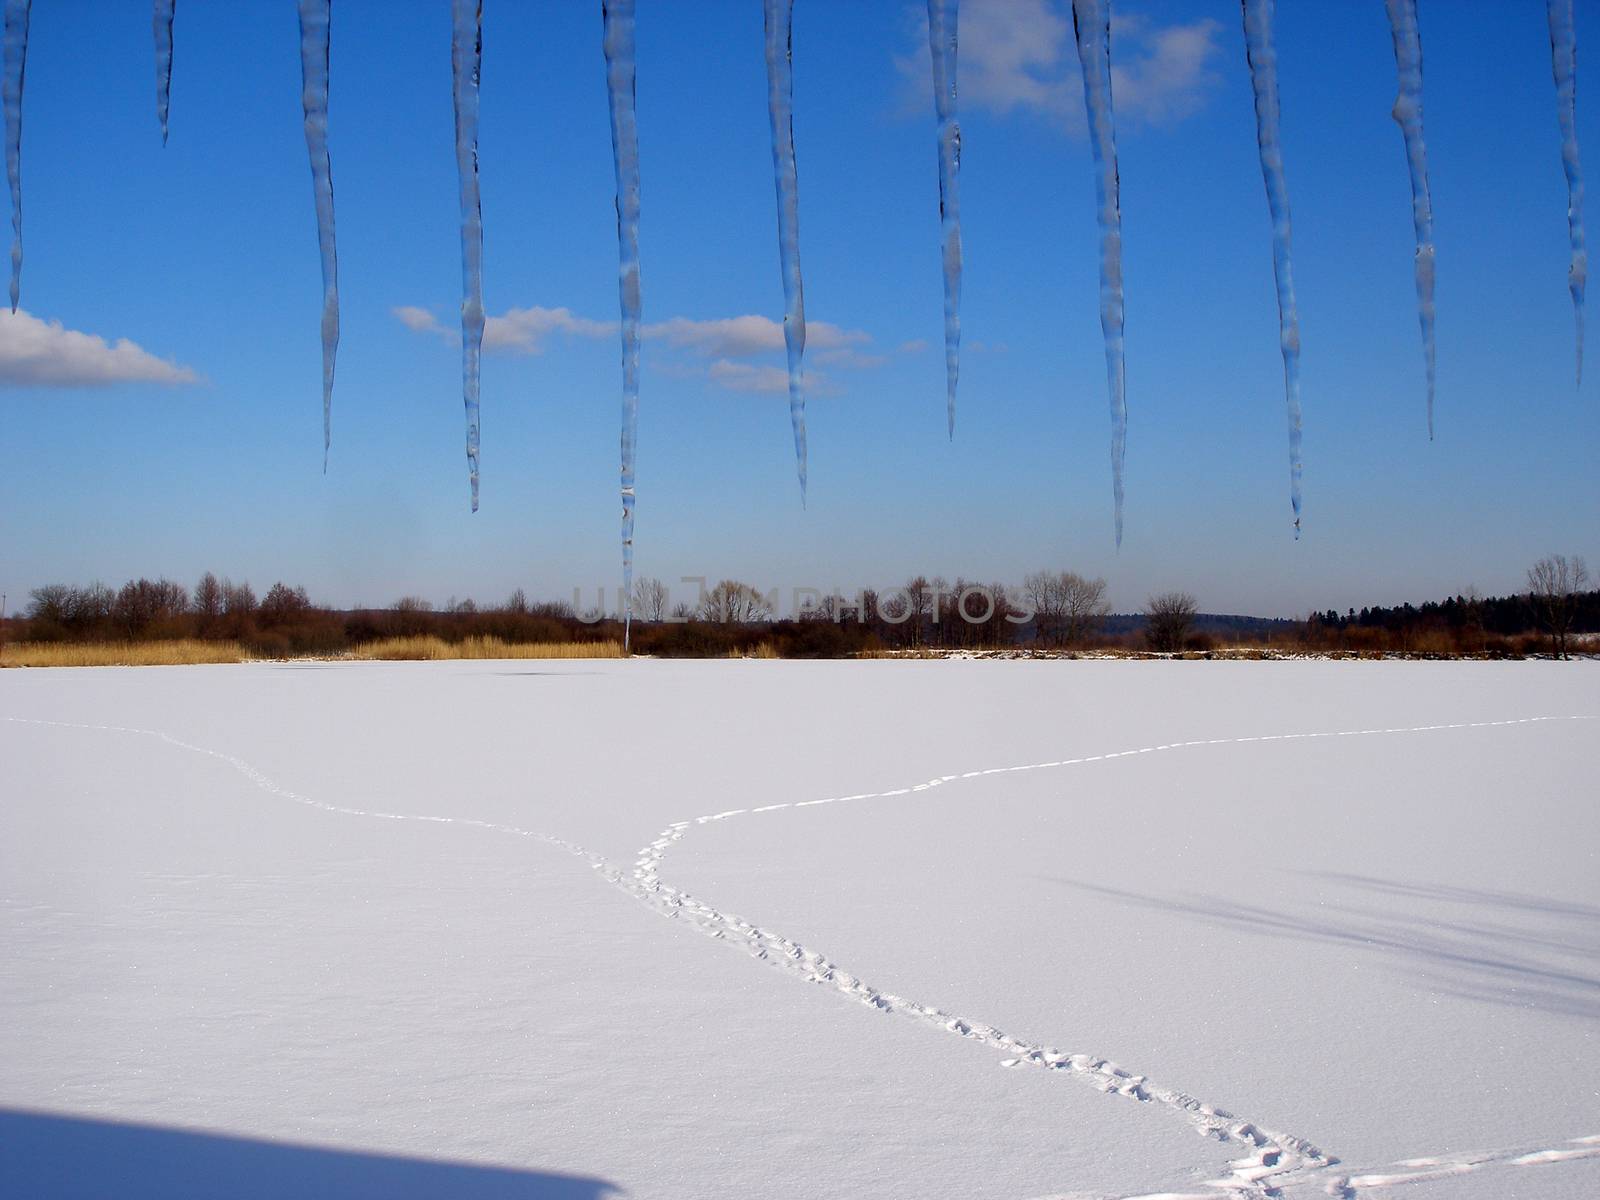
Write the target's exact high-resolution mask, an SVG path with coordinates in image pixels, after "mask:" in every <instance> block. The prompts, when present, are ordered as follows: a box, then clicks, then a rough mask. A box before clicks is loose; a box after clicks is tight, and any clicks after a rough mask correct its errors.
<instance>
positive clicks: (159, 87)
mask: <svg viewBox="0 0 1600 1200" xmlns="http://www.w3.org/2000/svg"><path fill="white" fill-rule="evenodd" d="M177 7H178V0H155V13H154V15H153V16H152V17H151V25H152V27H153V29H154V32H155V36H156V119H157V120H158V121H160V122H161V144H162V145H163V146H165V145H166V144H167V109H168V108H169V107H170V105H171V101H172V18H173V17H174V16H175V15H176V10H177Z"/></svg>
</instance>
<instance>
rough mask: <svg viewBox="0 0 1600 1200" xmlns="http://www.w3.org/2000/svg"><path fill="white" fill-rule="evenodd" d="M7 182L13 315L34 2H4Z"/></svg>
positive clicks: (19, 273) (19, 269)
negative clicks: (24, 109)
mask: <svg viewBox="0 0 1600 1200" xmlns="http://www.w3.org/2000/svg"><path fill="white" fill-rule="evenodd" d="M5 3H6V32H5V84H4V88H3V91H4V99H5V110H6V178H7V180H8V181H9V182H10V184H11V311H12V312H16V311H17V299H18V297H19V296H20V295H21V291H22V77H23V75H24V74H25V73H26V71H27V67H28V17H29V16H30V15H31V14H32V11H33V0H5Z"/></svg>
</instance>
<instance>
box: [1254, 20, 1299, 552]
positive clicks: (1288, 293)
mask: <svg viewBox="0 0 1600 1200" xmlns="http://www.w3.org/2000/svg"><path fill="white" fill-rule="evenodd" d="M1241 3H1242V5H1243V8H1244V41H1245V52H1246V54H1247V56H1248V58H1249V60H1250V87H1251V89H1252V91H1254V93H1255V104H1256V144H1257V145H1258V146H1259V148H1260V151H1261V178H1262V180H1263V181H1264V182H1265V183H1266V186H1267V207H1268V209H1270V210H1271V213H1272V275H1273V279H1274V280H1275V281H1276V283H1277V288H1278V342H1279V345H1280V346H1281V348H1282V350H1283V396H1284V402H1285V405H1286V406H1287V409H1288V413H1289V503H1290V504H1291V505H1292V506H1293V508H1294V535H1295V537H1297V538H1298V537H1299V536H1300V477H1301V474H1302V470H1303V469H1302V464H1301V461H1300V312H1299V309H1298V308H1297V307H1296V305H1295V299H1294V261H1293V255H1292V253H1291V251H1290V245H1289V233H1290V228H1289V177H1288V176H1287V175H1286V174H1285V173H1284V169H1283V146H1282V143H1281V142H1280V141H1279V140H1278V118H1279V112H1278V53H1277V51H1276V50H1275V49H1273V46H1272V20H1273V14H1274V11H1275V9H1276V2H1275V0H1241Z"/></svg>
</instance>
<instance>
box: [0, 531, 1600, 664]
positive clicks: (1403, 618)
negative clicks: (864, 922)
mask: <svg viewBox="0 0 1600 1200" xmlns="http://www.w3.org/2000/svg"><path fill="white" fill-rule="evenodd" d="M688 582H694V583H696V584H697V587H696V588H695V590H694V594H693V595H692V596H691V597H689V598H686V599H679V600H677V601H676V602H675V601H674V596H673V592H672V589H671V588H669V587H668V586H667V585H666V584H665V583H663V582H662V581H660V580H658V579H654V578H643V579H640V580H638V581H637V582H636V584H635V586H634V592H633V618H634V624H633V628H632V644H633V649H634V651H635V652H636V653H641V654H657V655H661V656H664V657H696V656H721V655H726V654H731V653H744V652H750V651H753V650H756V649H757V648H761V649H762V650H763V652H765V651H767V650H770V651H771V652H774V653H776V654H778V655H780V656H783V657H811V658H826V657H843V656H847V655H851V654H859V653H864V652H873V651H922V650H927V651H948V650H963V649H967V650H988V649H1003V648H1007V647H1017V646H1026V647H1043V648H1049V649H1053V650H1062V651H1087V650H1096V649H1116V650H1149V651H1154V652H1159V653H1178V652H1195V653H1205V652H1208V651H1211V650H1213V649H1216V648H1218V647H1219V646H1220V645H1227V646H1261V647H1267V648H1277V649H1281V650H1285V651H1296V650H1301V651H1311V652H1329V651H1335V652H1348V653H1375V654H1381V653H1402V654H1442V655H1463V654H1473V655H1495V654H1501V655H1511V654H1529V653H1544V652H1553V653H1555V654H1557V655H1563V656H1564V655H1567V654H1569V653H1570V652H1571V650H1572V649H1573V648H1574V647H1575V646H1576V645H1577V641H1578V638H1579V637H1580V635H1582V634H1585V633H1593V632H1600V591H1589V590H1588V585H1589V575H1588V569H1587V567H1586V565H1585V564H1584V562H1583V560H1582V559H1581V558H1570V559H1569V558H1566V557H1564V556H1561V555H1552V556H1549V557H1548V558H1545V559H1541V560H1540V561H1539V562H1538V563H1536V564H1535V565H1534V566H1533V567H1531V568H1530V569H1529V571H1528V575H1527V583H1528V588H1527V590H1526V591H1525V592H1522V593H1518V594H1516V595H1513V596H1501V597H1491V598H1483V597H1480V596H1478V595H1477V594H1476V593H1475V592H1468V593H1466V594H1463V595H1458V596H1454V597H1449V598H1447V599H1444V600H1441V601H1437V602H1429V603H1426V604H1423V605H1420V606H1413V605H1410V604H1405V605H1400V606H1397V607H1381V606H1375V607H1366V608H1362V609H1361V610H1360V611H1359V612H1357V611H1356V610H1355V609H1349V610H1347V611H1346V612H1345V613H1343V614H1340V613H1338V612H1337V611H1335V610H1332V609H1329V610H1327V611H1325V612H1319V613H1314V614H1312V615H1311V616H1310V617H1309V618H1307V619H1306V620H1304V621H1301V622H1295V623H1292V624H1289V623H1284V622H1275V621H1272V622H1269V621H1261V622H1257V623H1255V624H1254V626H1253V627H1252V626H1251V625H1249V624H1247V623H1243V622H1244V619H1242V618H1231V617H1208V616H1206V615H1205V614H1202V613H1201V612H1200V611H1199V605H1198V602H1197V601H1196V599H1195V597H1194V596H1193V595H1192V594H1190V593H1188V592H1184V591H1179V590H1172V591H1165V592H1160V593H1157V594H1155V595H1152V596H1150V597H1149V598H1148V599H1147V601H1146V603H1145V605H1144V607H1143V609H1142V611H1141V612H1140V613H1139V614H1137V615H1136V616H1134V617H1131V618H1130V617H1127V616H1123V617H1115V618H1113V617H1112V614H1111V606H1110V603H1109V602H1108V600H1107V598H1106V596H1107V585H1106V581H1105V580H1104V579H1101V578H1091V577H1088V576H1085V575H1081V574H1078V573H1077V572H1074V571H1062V570H1043V571H1035V572H1033V573H1031V574H1029V575H1027V576H1026V577H1025V578H1024V579H1023V581H1022V583H1021V584H1020V585H1015V586H1013V585H1007V584H1003V583H995V582H990V583H980V582H977V581H974V580H969V579H966V578H963V577H957V578H955V579H954V580H947V579H946V578H944V577H942V576H937V575H934V576H928V575H916V576H913V577H912V578H911V579H909V580H907V581H906V582H905V583H904V584H903V585H901V586H899V587H895V588H889V589H881V590H880V589H872V588H864V589H861V590H859V591H857V592H855V593H853V594H849V595H845V594H842V593H839V592H837V591H836V592H834V593H832V594H824V593H821V592H817V591H814V590H810V589H796V591H795V593H794V595H793V597H792V604H791V605H790V613H789V615H786V616H785V615H781V614H780V611H779V608H780V605H779V596H778V593H777V592H776V591H768V592H765V593H764V592H762V591H761V590H759V589H758V588H756V587H755V586H753V585H751V584H748V583H744V582H742V581H739V580H733V579H724V580H721V581H720V582H718V583H717V584H715V585H714V586H711V587H707V586H705V584H704V582H702V581H688ZM1108 627H1109V628H1108ZM423 635H432V636H436V637H439V638H442V639H444V640H445V641H449V642H459V641H461V640H463V639H466V638H472V637H493V638H498V639H500V640H501V641H505V642H514V643H527V642H570V641H590V640H619V639H620V638H621V635H622V626H621V622H620V620H619V619H618V616H617V614H616V613H615V612H606V611H602V610H601V609H599V608H598V607H595V608H590V609H587V610H585V609H581V608H580V607H579V604H578V597H577V596H576V595H575V596H574V600H573V603H571V604H568V603H566V602H564V601H542V602H530V601H529V599H528V597H527V595H526V593H524V592H523V590H522V589H520V588H518V589H517V590H516V591H514V592H513V593H512V594H511V596H509V597H508V598H507V599H506V600H505V601H503V602H500V603H496V604H491V605H483V606H480V605H479V604H477V603H476V602H474V601H472V600H470V599H468V600H455V599H452V600H451V601H450V602H449V603H448V604H446V605H444V606H442V607H437V608H436V607H435V606H434V605H433V604H432V603H431V602H429V601H428V600H426V599H423V598H421V597H417V596H403V597H401V598H400V599H399V600H396V601H395V602H393V603H392V604H390V605H388V606H387V607H385V608H357V609H348V610H339V609H333V608H328V607H326V606H322V605H318V604H316V603H314V602H313V601H312V600H311V598H310V597H309V596H308V595H307V593H306V590H305V588H303V587H300V586H296V585H291V584H288V583H284V582H281V581H280V582H277V583H274V584H273V585H272V586H271V587H269V588H268V589H267V590H266V592H265V593H264V594H263V595H261V596H259V597H258V596H257V594H256V592H255V590H254V589H253V588H252V587H251V585H250V584H249V583H248V582H240V583H235V582H234V581H233V580H231V579H229V578H227V577H222V578H218V577H217V576H216V575H215V574H213V573H211V572H207V573H206V574H204V575H203V576H201V578H200V579H199V581H198V582H197V583H196V584H195V586H194V587H193V589H189V588H187V587H185V586H184V585H183V584H181V583H176V582H174V581H172V580H170V579H165V578H158V579H155V580H151V579H145V578H140V579H134V580H129V581H128V582H127V583H125V584H123V585H122V587H120V588H117V589H112V588H109V587H107V586H106V585H104V584H102V583H91V584H88V585H85V586H80V585H67V584H50V585H47V586H45V587H41V588H36V589H34V590H33V591H32V592H31V593H30V595H29V602H28V606H27V610H26V615H25V616H24V617H22V618H20V619H15V618H13V619H10V620H0V638H4V639H7V640H13V641H34V642H62V641H67V642H90V641H146V640H163V639H172V638H199V639H214V640H226V641H234V642H239V643H241V644H243V645H244V646H245V647H246V648H247V649H249V650H250V651H252V652H253V653H256V654H259V655H262V656H264V657H283V656H290V655H300V654H336V653H338V652H340V651H342V650H345V649H349V648H352V647H356V646H360V645H363V644H365V643H368V642H373V641H377V640H381V639H385V638H394V637H417V636H423Z"/></svg>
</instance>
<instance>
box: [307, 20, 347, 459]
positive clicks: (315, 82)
mask: <svg viewBox="0 0 1600 1200" xmlns="http://www.w3.org/2000/svg"><path fill="white" fill-rule="evenodd" d="M331 3H332V0H300V74H301V82H302V90H301V102H302V104H303V106H304V108H305V122H306V150H307V151H308V152H309V153H310V155H311V183H312V187H313V190H314V192H315V195H316V203H317V248H318V249H319V250H320V251H321V255H322V469H323V471H324V472H326V471H327V469H328V447H329V446H330V445H331V444H332V441H333V362H334V356H335V355H336V354H337V353H338V351H339V256H338V252H337V250H336V249H335V247H334V241H333V164H332V163H331V162H330V161H329V159H328V27H329V23H330V18H331V13H330V11H329V10H330V7H331Z"/></svg>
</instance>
